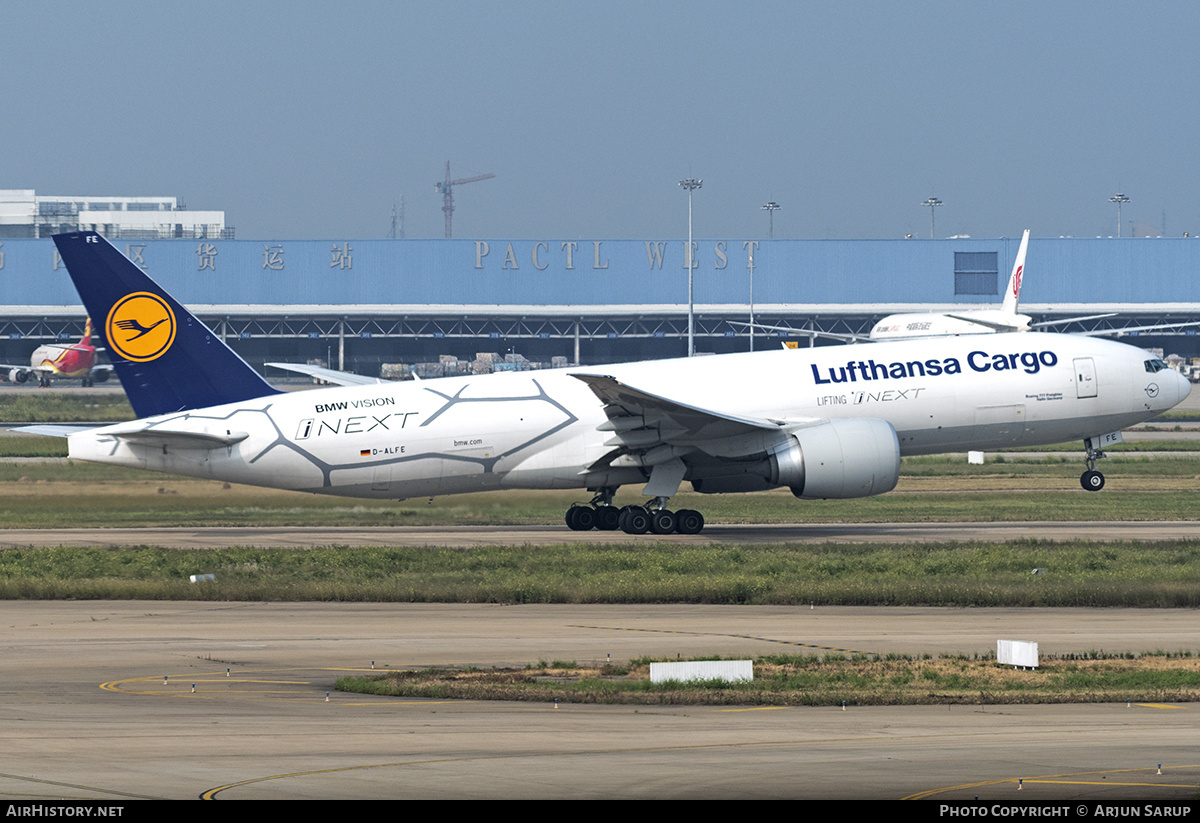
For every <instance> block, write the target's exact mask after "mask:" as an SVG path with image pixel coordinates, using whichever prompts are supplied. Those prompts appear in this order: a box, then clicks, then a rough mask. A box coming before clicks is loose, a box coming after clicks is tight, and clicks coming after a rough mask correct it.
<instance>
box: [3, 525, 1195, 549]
mask: <svg viewBox="0 0 1200 823" xmlns="http://www.w3.org/2000/svg"><path fill="white" fill-rule="evenodd" d="M1198 536H1200V521H1189V520H1182V521H1031V522H1024V523H1014V522H977V523H815V524H812V523H810V524H777V525H708V526H705V527H704V531H703V532H702V533H701V534H698V535H670V536H658V535H653V534H644V535H629V534H625V533H624V532H620V531H616V532H601V531H588V532H573V531H571V530H569V529H567V528H566V526H404V527H402V528H358V529H356V528H345V527H336V528H295V529H289V528H280V527H240V528H239V527H231V528H226V527H222V528H190V527H181V528H142V529H130V528H116V529H0V548H22V547H26V546H163V547H166V548H176V549H206V548H218V547H225V546H260V547H264V548H311V547H313V546H446V547H451V548H470V547H472V546H496V545H500V546H505V545H512V546H524V545H529V546H543V545H552V544H561V543H593V544H621V545H636V544H639V543H646V542H651V541H664V540H665V541H670V542H671V543H677V544H679V545H713V544H721V543H738V544H739V545H753V544H756V543H789V542H796V543H827V542H844V543H868V542H897V543H909V542H930V541H960V542H961V541H975V542H981V541H985V542H999V541H1005V540H1017V539H1022V538H1030V537H1035V538H1039V539H1044V540H1073V539H1086V540H1101V541H1108V540H1121V541H1125V540H1172V539H1188V538H1195V537H1198Z"/></svg>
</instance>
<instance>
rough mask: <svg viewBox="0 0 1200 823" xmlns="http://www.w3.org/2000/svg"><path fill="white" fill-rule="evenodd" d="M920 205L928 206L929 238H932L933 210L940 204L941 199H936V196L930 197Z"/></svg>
mask: <svg viewBox="0 0 1200 823" xmlns="http://www.w3.org/2000/svg"><path fill="white" fill-rule="evenodd" d="M921 205H922V206H929V239H930V240H932V239H933V210H934V209H935V208H937V207H938V206H940V205H942V201H941V200H938V199H937V198H936V197H930V198H929V199H928V200H926V201H925V202H924V203H922V204H921Z"/></svg>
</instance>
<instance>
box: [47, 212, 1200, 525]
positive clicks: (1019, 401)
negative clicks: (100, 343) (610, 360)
mask: <svg viewBox="0 0 1200 823" xmlns="http://www.w3.org/2000/svg"><path fill="white" fill-rule="evenodd" d="M54 242H55V243H56V244H57V246H58V249H59V251H60V253H61V255H62V259H63V261H64V262H65V264H66V266H67V269H68V271H69V272H70V275H71V277H72V279H73V280H74V282H75V285H76V288H77V289H78V290H79V293H80V296H81V297H82V299H83V303H84V305H85V306H86V307H87V309H88V311H89V313H90V314H91V315H92V316H93V317H97V318H105V320H104V324H103V327H102V329H103V332H104V334H105V336H106V337H107V339H108V343H109V351H110V353H111V357H112V360H113V362H114V365H115V367H116V369H117V373H118V375H119V376H120V378H121V382H122V383H123V384H124V386H125V389H126V393H127V394H128V396H129V399H130V402H131V403H132V404H133V408H134V410H135V411H136V412H137V414H138V415H139V417H140V418H141V419H139V420H136V421H133V422H129V423H119V424H116V425H109V426H102V427H99V428H91V429H87V430H84V431H78V432H75V433H72V434H70V437H69V452H70V456H71V457H72V458H75V459H79V460H88V461H94V462H99V463H113V464H119V465H124V466H132V467H136V468H142V469H151V470H155V471H163V472H173V473H178V474H184V475H191V476H196V477H211V478H214V479H219V480H226V481H230V482H236V483H248V484H252V485H259V486H270V487H275V488H283V489H293V490H296V491H307V492H314V493H318V494H337V495H346V496H351V497H374V498H405V497H413V496H422V497H423V496H429V495H440V494H455V493H461V492H475V491H483V490H488V489H497V490H499V489H508V488H526V489H587V490H588V491H591V492H593V493H594V497H593V498H592V499H591V502H590V503H589V504H588V505H575V506H573V507H572V508H571V509H570V510H569V512H568V513H567V517H566V519H567V523H568V525H569V526H570V527H571V528H573V529H590V528H601V529H616V528H620V529H623V530H624V531H626V532H629V533H634V534H640V533H645V532H647V531H653V532H655V533H658V534H666V533H670V532H681V533H696V532H699V531H700V530H701V529H702V528H703V525H704V518H703V515H701V514H700V513H699V512H697V511H694V510H687V509H685V510H681V511H672V510H671V509H670V508H669V501H670V499H671V497H672V496H674V495H675V493H676V492H677V491H678V489H679V487H680V485H681V484H682V483H683V482H684V481H690V483H691V484H692V487H693V488H694V489H695V490H696V491H698V492H701V493H706V494H707V493H727V492H749V491H757V490H760V489H769V488H774V487H781V486H782V487H788V488H790V489H791V491H792V493H793V494H794V495H796V496H797V497H800V498H854V497H865V496H868V495H874V494H881V493H883V492H887V491H890V490H891V489H892V488H893V487H895V485H896V481H897V479H898V476H899V471H900V458H901V456H902V455H908V454H929V453H936V452H947V451H966V450H968V449H997V448H1002V447H1007V446H1012V445H1018V444H1020V445H1035V444H1042V443H1057V442H1062V441H1066V440H1083V441H1084V445H1085V448H1086V460H1087V464H1088V471H1087V472H1085V473H1084V475H1083V477H1082V479H1081V480H1082V483H1083V485H1084V488H1088V489H1099V488H1100V487H1101V486H1103V484H1104V478H1103V476H1102V475H1101V474H1100V473H1099V472H1097V471H1096V470H1095V465H1094V464H1095V460H1096V458H1099V457H1102V456H1103V452H1102V451H1101V447H1102V445H1103V444H1104V443H1105V442H1106V437H1115V433H1117V432H1119V431H1120V430H1121V429H1122V428H1125V427H1127V426H1131V425H1133V424H1135V423H1139V422H1141V421H1143V420H1146V419H1148V418H1150V417H1153V416H1155V415H1158V414H1161V413H1162V412H1163V411H1166V410H1167V409H1169V408H1171V407H1172V406H1174V405H1175V404H1176V403H1178V402H1180V401H1181V400H1182V399H1183V398H1184V397H1185V396H1186V395H1187V394H1188V391H1189V389H1190V385H1189V384H1188V382H1187V381H1186V380H1184V378H1183V377H1182V376H1180V375H1179V374H1177V373H1175V372H1174V371H1171V370H1170V369H1167V368H1166V367H1165V365H1164V364H1163V363H1162V362H1161V361H1160V360H1157V359H1154V358H1153V357H1151V356H1149V355H1148V354H1147V353H1146V352H1144V351H1142V350H1140V349H1136V348H1133V347H1131V346H1126V345H1124V344H1121V343H1115V342H1112V341H1105V340H1094V339H1091V338H1086V337H1079V336H1071V335H1055V334H1041V333H1036V332H1026V333H1022V334H995V335H990V336H988V337H983V338H981V337H951V338H938V339H923V340H905V341H897V342H884V343H877V344H874V345H872V346H828V347H823V348H816V349H787V350H783V349H781V350H776V351H764V352H757V353H748V354H728V355H718V356H712V357H701V358H690V359H680V360H663V361H647V362H640V363H627V364H619V365H610V366H603V367H576V368H568V369H557V370H550V371H539V372H514V373H505V374H492V375H479V376H469V377H447V378H442V379H439V380H426V381H421V382H404V383H378V384H371V385H362V386H353V387H344V388H343V387H338V388H325V389H313V390H310V391H303V392H294V393H289V394H282V393H279V392H277V391H276V390H274V389H273V388H271V387H270V386H269V385H268V384H267V383H266V382H264V381H263V380H262V378H261V377H260V376H259V375H258V374H257V373H256V372H254V370H253V369H251V368H250V367H249V366H248V365H247V364H246V363H245V362H244V361H242V360H241V358H239V357H238V356H237V355H236V354H235V353H234V352H233V351H232V350H231V349H229V348H228V347H227V346H226V345H225V344H224V343H223V342H222V341H221V339H220V338H219V337H218V336H217V335H215V334H213V332H212V331H210V330H209V329H208V328H207V327H205V326H204V325H203V324H202V323H200V321H199V320H197V319H196V318H195V317H194V316H193V315H192V314H190V313H189V312H188V311H187V309H185V308H184V307H183V306H182V305H180V304H179V303H178V302H177V301H176V300H175V299H174V298H172V297H171V296H170V295H169V294H167V293H166V292H165V291H164V290H163V289H162V288H160V287H159V286H158V285H157V284H156V283H154V282H153V281H152V280H151V279H150V278H148V277H147V276H146V275H145V274H144V273H143V272H142V271H141V270H140V269H138V268H137V267H136V266H135V265H133V264H132V263H130V262H129V261H128V260H127V259H126V258H125V257H124V256H122V255H121V253H120V252H119V251H118V250H117V249H116V248H115V247H113V246H112V245H111V244H109V243H108V242H107V241H106V240H105V239H104V238H103V237H101V236H100V235H98V234H96V233H94V232H75V233H70V234H60V235H57V236H55V238H54ZM33 430H35V431H43V432H49V433H58V434H61V433H64V432H63V430H62V429H61V428H59V427H34V429H33ZM631 484H639V485H641V484H644V485H643V488H642V494H643V495H644V496H645V497H647V498H649V503H648V504H647V505H646V506H626V507H625V508H623V509H620V510H618V508H617V507H615V506H613V505H612V499H613V495H614V493H615V492H616V491H617V489H618V487H620V486H623V485H631Z"/></svg>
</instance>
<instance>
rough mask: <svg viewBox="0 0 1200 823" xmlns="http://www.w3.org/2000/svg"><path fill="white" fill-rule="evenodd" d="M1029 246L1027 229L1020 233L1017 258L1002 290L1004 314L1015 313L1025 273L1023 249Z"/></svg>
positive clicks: (1001, 308) (1002, 309) (1001, 307)
mask: <svg viewBox="0 0 1200 823" xmlns="http://www.w3.org/2000/svg"><path fill="white" fill-rule="evenodd" d="M1028 248H1029V229H1025V233H1024V234H1023V235H1021V247H1020V249H1018V250H1017V260H1016V262H1015V263H1013V270H1012V275H1010V276H1009V278H1008V289H1007V290H1006V291H1005V292H1004V303H1003V304H1001V306H1000V310H1001V311H1002V312H1004V313H1005V314H1012V315H1015V314H1016V313H1017V303H1018V302H1019V301H1020V299H1021V280H1022V279H1023V278H1024V275H1025V250H1026V249H1028Z"/></svg>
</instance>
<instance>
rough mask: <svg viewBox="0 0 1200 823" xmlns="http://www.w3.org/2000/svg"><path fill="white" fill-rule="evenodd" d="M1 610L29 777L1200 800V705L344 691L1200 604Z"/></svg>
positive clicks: (377, 791) (307, 794)
mask: <svg viewBox="0 0 1200 823" xmlns="http://www.w3.org/2000/svg"><path fill="white" fill-rule="evenodd" d="M0 620H2V621H3V623H2V625H3V627H4V631H3V634H2V635H0V752H2V755H0V762H2V763H3V766H2V767H0V793H3V796H4V797H5V798H6V799H8V800H14V799H20V798H24V799H35V800H36V799H42V800H47V799H51V798H74V799H97V800H102V801H105V802H118V803H119V802H122V801H125V800H132V799H135V798H178V799H187V798H197V797H215V798H217V799H252V798H253V799H278V798H289V799H308V798H364V799H366V798H380V799H383V798H397V799H402V798H438V799H441V798H446V799H449V798H490V799H499V798H572V799H575V798H580V799H583V798H587V799H617V798H634V799H641V798H645V799H650V798H681V799H682V798H687V799H702V798H744V799H769V798H879V799H900V798H906V797H923V798H928V799H933V800H939V801H946V800H952V799H958V800H964V799H970V798H974V797H979V798H981V799H983V800H987V801H989V802H990V801H996V800H999V801H1011V802H1023V803H1034V802H1039V801H1047V800H1067V799H1070V800H1073V801H1087V802H1089V803H1090V802H1105V803H1111V802H1116V801H1118V800H1129V799H1139V800H1153V801H1176V802H1178V801H1181V800H1189V799H1190V800H1194V799H1195V798H1196V792H1197V786H1198V784H1200V734H1198V733H1197V732H1198V728H1200V723H1198V722H1197V717H1196V713H1197V711H1200V709H1198V708H1197V707H1196V706H1195V705H1191V704H1184V705H1173V706H1168V705H1145V706H1131V707H1127V706H1125V705H1124V704H1097V705H1074V706H985V707H974V706H950V707H947V706H937V707H872V708H860V707H850V708H848V709H847V710H845V711H842V710H841V709H840V708H839V707H834V706H831V707H823V708H743V707H695V706H687V707H682V706H664V707H644V706H643V707H625V706H581V705H564V706H562V707H561V708H557V709H556V708H554V707H553V706H552V705H541V704H524V703H485V702H472V701H454V702H446V701H432V700H396V699H387V698H371V697H363V696H360V695H348V694H341V693H337V692H332V689H333V682H334V679H335V678H336V677H337V676H339V675H340V674H343V673H346V672H353V671H370V667H371V663H372V661H374V665H375V667H376V669H385V668H402V667H410V666H428V665H439V664H450V663H456V664H474V665H480V666H490V665H502V664H507V663H527V662H535V661H537V660H554V659H570V660H578V661H587V660H597V661H598V660H603V659H605V657H606V655H610V654H611V655H612V657H613V658H614V659H617V660H622V659H626V658H629V657H634V656H638V655H646V654H652V655H662V656H676V655H679V656H682V657H692V656H699V655H714V654H719V655H724V656H743V655H745V656H749V655H755V654H763V653H771V652H799V651H805V650H811V649H813V648H814V647H835V648H844V649H848V650H860V651H873V652H887V651H900V652H905V653H913V652H918V653H919V652H924V651H928V652H930V653H939V652H950V651H964V652H968V651H986V650H989V649H993V648H994V645H995V641H996V639H997V638H1000V637H1005V638H1017V639H1028V640H1037V641H1039V642H1040V643H1041V648H1042V651H1043V653H1049V652H1054V651H1067V650H1079V649H1094V648H1103V649H1109V650H1116V649H1132V650H1144V649H1153V648H1172V649H1174V648H1192V649H1195V648H1198V647H1200V620H1197V619H1196V615H1195V613H1194V612H1185V611H1177V610H1161V611H1154V610H1089V609H981V610H959V609H869V608H822V609H816V610H810V609H807V608H798V609H797V608H784V607H734V606H726V607H722V606H499V605H438V604H336V603H304V604H262V603H179V602H163V603H150V602H137V603H125V602H83V603H74V602H64V603H43V602H19V601H17V602H14V601H8V602H2V603H0ZM227 668H228V675H227V674H226V670H227ZM193 687H194V688H195V691H194V692H193V691H192V689H193ZM330 692H332V693H331V694H329V697H328V699H327V698H326V694H327V693H330ZM1160 763H1161V764H1163V769H1162V774H1161V775H1160V774H1156V770H1157V768H1156V767H1157V765H1158V764H1160ZM1019 780H1024V783H1023V785H1022V788H1021V789H1020V792H1021V793H1020V794H1018V793H1017V792H1018V781H1019Z"/></svg>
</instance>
